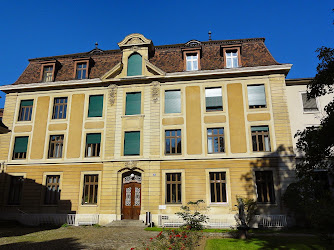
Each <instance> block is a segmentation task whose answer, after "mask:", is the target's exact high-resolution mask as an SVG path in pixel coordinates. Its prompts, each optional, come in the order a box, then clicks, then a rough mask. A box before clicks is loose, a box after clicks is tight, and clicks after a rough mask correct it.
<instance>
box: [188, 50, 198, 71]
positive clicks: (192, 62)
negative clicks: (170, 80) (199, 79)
mask: <svg viewBox="0 0 334 250" xmlns="http://www.w3.org/2000/svg"><path fill="white" fill-rule="evenodd" d="M186 64H187V71H193V70H198V54H197V53H189V54H187V55H186Z"/></svg>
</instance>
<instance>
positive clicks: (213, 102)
mask: <svg viewBox="0 0 334 250" xmlns="http://www.w3.org/2000/svg"><path fill="white" fill-rule="evenodd" d="M205 102H206V108H207V110H218V109H222V108H223V100H222V89H221V88H210V89H205Z"/></svg>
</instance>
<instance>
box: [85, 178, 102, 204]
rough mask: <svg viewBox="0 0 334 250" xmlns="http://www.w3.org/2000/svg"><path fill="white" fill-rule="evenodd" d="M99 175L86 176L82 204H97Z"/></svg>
mask: <svg viewBox="0 0 334 250" xmlns="http://www.w3.org/2000/svg"><path fill="white" fill-rule="evenodd" d="M98 186H99V175H97V174H91V175H84V184H83V193H82V204H97V192H98Z"/></svg>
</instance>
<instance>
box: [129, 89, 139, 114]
mask: <svg viewBox="0 0 334 250" xmlns="http://www.w3.org/2000/svg"><path fill="white" fill-rule="evenodd" d="M140 113H141V92H139V93H127V94H126V108H125V115H137V114H140Z"/></svg>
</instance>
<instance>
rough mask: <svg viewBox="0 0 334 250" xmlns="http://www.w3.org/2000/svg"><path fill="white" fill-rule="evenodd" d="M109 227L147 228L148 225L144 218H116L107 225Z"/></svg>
mask: <svg viewBox="0 0 334 250" xmlns="http://www.w3.org/2000/svg"><path fill="white" fill-rule="evenodd" d="M106 226H107V227H141V228H145V227H146V225H145V223H144V221H142V220H114V221H113V222H111V223H109V224H107V225H106Z"/></svg>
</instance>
